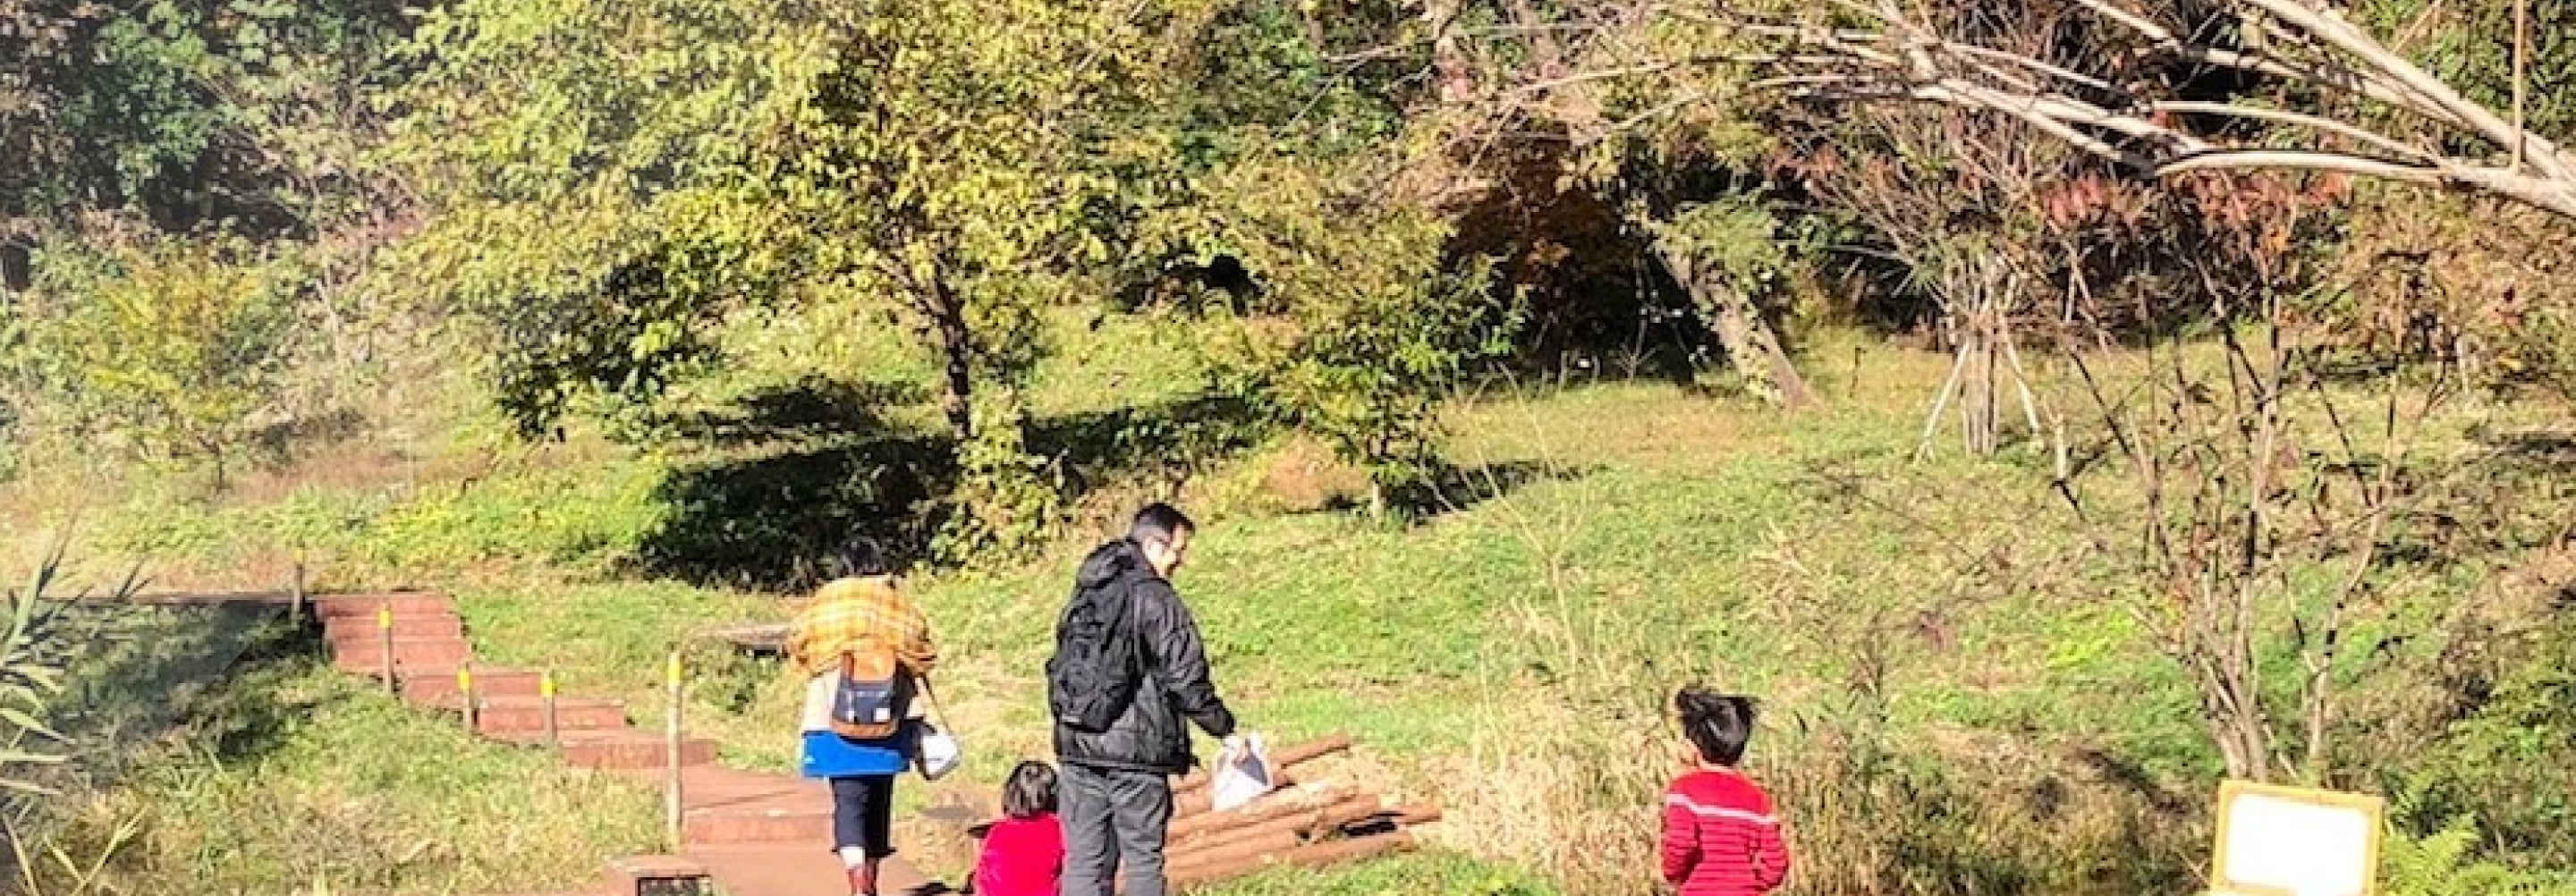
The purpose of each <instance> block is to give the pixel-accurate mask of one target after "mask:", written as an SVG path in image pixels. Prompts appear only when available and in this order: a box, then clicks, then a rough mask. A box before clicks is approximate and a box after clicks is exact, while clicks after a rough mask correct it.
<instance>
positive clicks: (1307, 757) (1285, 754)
mask: <svg viewBox="0 0 2576 896" xmlns="http://www.w3.org/2000/svg"><path fill="white" fill-rule="evenodd" d="M1350 748H1351V736H1350V735H1348V734H1343V733H1341V732H1334V733H1332V734H1327V735H1324V736H1323V737H1319V738H1316V739H1314V740H1310V741H1307V742H1305V743H1301V744H1297V745H1294V746H1289V747H1282V748H1280V749H1276V750H1272V751H1270V766H1271V767H1272V768H1274V769H1278V770H1281V771H1286V770H1287V769H1288V768H1289V767H1290V766H1294V765H1300V764H1303V763H1307V762H1312V761H1315V760H1317V759H1321V758H1323V757H1326V756H1330V755H1333V754H1335V753H1339V752H1341V751H1343V750H1348V749H1350ZM1211 780H1214V778H1213V777H1211V776H1210V775H1209V774H1208V771H1207V770H1206V769H1200V770H1198V771H1194V772H1191V773H1189V774H1187V775H1183V776H1181V779H1180V780H1178V781H1174V782H1172V793H1173V794H1174V795H1175V796H1177V795H1179V794H1183V793H1191V792H1196V791H1199V790H1204V789H1206V787H1207V786H1208V782H1209V781H1211Z"/></svg>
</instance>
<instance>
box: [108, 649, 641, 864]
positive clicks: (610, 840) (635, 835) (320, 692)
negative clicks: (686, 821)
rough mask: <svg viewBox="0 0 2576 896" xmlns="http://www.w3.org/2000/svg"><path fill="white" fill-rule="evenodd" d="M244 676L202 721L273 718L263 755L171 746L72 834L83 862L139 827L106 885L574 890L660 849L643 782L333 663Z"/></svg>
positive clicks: (263, 669) (240, 747)
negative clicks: (446, 711)
mask: <svg viewBox="0 0 2576 896" xmlns="http://www.w3.org/2000/svg"><path fill="white" fill-rule="evenodd" d="M237 675H238V676H239V677H238V678H237V680H235V681H233V682H232V683H231V692H230V694H229V695H228V696H227V698H226V699H225V700H224V701H223V702H222V704H221V705H219V706H217V707H214V708H211V709H208V710H206V711H207V712H209V713H210V714H211V716H210V718H208V719H206V720H203V721H202V722H201V724H204V725H207V726H209V727H211V728H216V729H220V728H222V727H224V726H225V724H226V722H227V720H228V719H231V718H233V717H234V716H236V715H238V714H242V713H266V714H274V715H275V717H274V718H271V719H269V720H268V721H269V722H272V723H275V724H276V725H277V726H278V728H277V730H274V731H268V732H263V733H261V734H260V735H258V737H257V739H258V740H259V741H260V743H258V744H257V745H255V746H254V745H248V744H243V743H240V742H238V740H227V741H225V742H224V743H223V744H221V745H220V746H219V745H218V744H215V743H203V742H200V743H189V742H179V743H171V744H166V745H163V747H162V749H164V750H167V751H168V753H167V755H166V756H163V757H161V758H159V759H157V760H155V761H153V762H152V763H150V764H149V765H147V766H145V767H143V768H142V769H140V770H139V771H138V773H137V775H136V778H135V779H134V780H132V781H130V782H128V784H127V786H125V787H124V788H122V789H120V790H119V791H117V792H116V793H115V794H114V795H113V796H112V797H110V798H109V799H107V800H105V801H104V802H103V803H101V804H100V805H98V806H96V807H94V808H93V809H92V810H91V811H90V812H89V813H87V814H85V815H84V816H82V821H81V822H80V823H85V824H87V825H89V827H88V828H87V829H75V830H72V831H70V832H68V833H67V834H66V835H65V836H64V838H63V841H64V842H66V843H69V844H74V845H72V846H71V847H69V850H68V851H69V852H71V853H72V854H74V855H81V854H82V847H81V846H80V845H79V844H84V843H88V844H96V843H99V842H102V841H103V840H104V839H105V837H104V834H103V832H104V831H105V830H106V829H108V828H110V827H113V826H114V825H117V824H121V823H125V822H133V823H135V824H136V825H137V826H138V827H137V831H138V835H137V837H136V839H135V840H133V841H132V842H131V843H129V844H128V845H127V846H126V847H125V848H124V851H123V855H122V856H121V859H122V861H121V862H120V863H119V868H118V871H117V872H116V873H115V874H114V875H113V876H112V877H111V878H110V883H112V884H114V885H116V886H119V887H121V888H122V889H123V891H125V892H153V891H157V890H161V889H164V888H166V887H167V885H168V882H169V881H175V880H186V881H188V882H189V884H188V887H187V888H188V890H189V891H191V892H199V893H279V892H287V891H288V890H290V889H291V890H294V891H298V892H306V891H315V890H316V889H317V888H321V887H328V888H330V889H331V890H332V891H335V892H348V891H351V890H357V891H366V892H463V893H490V892H523V891H528V890H537V891H544V890H548V889H565V888H572V887H576V886H579V885H583V884H586V883H589V882H591V881H595V880H596V879H597V874H598V863H599V861H600V857H602V856H608V855H619V854H631V853H635V852H638V851H650V850H652V848H653V847H654V845H655V842H656V841H657V840H658V838H659V835H660V823H659V819H660V814H659V810H658V807H659V803H658V801H657V800H656V799H655V797H654V796H653V794H652V792H651V791H650V789H649V788H647V787H646V786H644V785H642V784H641V783H638V782H635V781H630V780H627V779H623V778H619V777H616V776H613V775H608V774H598V773H587V772H579V771H573V770H568V769H566V768H564V767H563V766H562V765H560V764H559V763H557V762H555V761H554V760H553V759H552V758H551V757H549V756H545V755H542V754H540V753H538V752H536V751H532V750H519V749H514V748H509V747H503V746H498V745H495V744H492V743H491V742H488V741H483V740H480V739H476V738H473V737H470V736H468V735H467V734H466V733H465V732H464V731H462V730H461V729H460V727H459V726H458V725H457V724H456V723H455V721H454V720H453V719H452V718H442V717H438V716H433V715H429V714H425V713H422V712H420V711H418V710H416V709H412V708H409V707H406V706H403V705H401V704H399V703H397V702H395V701H394V700H393V699H392V698H391V697H389V696H387V695H384V694H383V693H381V692H380V691H376V690H374V689H372V688H370V687H368V686H367V685H366V684H365V683H364V682H362V681H360V680H358V679H355V678H352V677H349V676H347V675H344V674H342V673H340V672H338V671H336V670H332V669H329V668H322V667H314V666H308V665H302V664H298V663H265V664H259V665H255V666H252V667H249V668H247V669H245V670H243V671H241V672H239V673H237ZM203 730H206V729H200V731H203Z"/></svg>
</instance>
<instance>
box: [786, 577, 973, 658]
mask: <svg viewBox="0 0 2576 896" xmlns="http://www.w3.org/2000/svg"><path fill="white" fill-rule="evenodd" d="M870 645H883V646H884V647H886V648H887V649H890V650H893V651H894V656H895V659H896V660H897V661H899V662H901V663H903V665H904V668H906V669H909V670H911V671H912V674H914V675H928V674H930V669H931V667H932V666H935V665H937V664H938V663H939V648H938V646H937V645H935V644H933V643H932V642H931V640H930V620H929V619H927V618H924V617H923V616H922V615H921V608H920V607H919V606H916V605H914V604H913V602H912V596H911V595H908V594H905V593H904V592H903V589H901V588H897V587H895V584H894V580H893V578H891V577H885V576H877V577H870V578H852V579H835V580H833V581H831V582H829V583H827V584H825V585H824V586H823V588H822V590H820V591H816V592H814V601H813V602H812V603H809V604H807V605H806V606H805V609H804V610H803V611H802V612H799V613H797V614H796V623H795V626H794V631H793V633H791V634H790V635H789V636H788V641H787V655H788V658H789V659H790V660H791V661H792V662H794V663H795V664H796V668H797V669H798V670H800V671H802V672H804V673H805V674H807V675H820V674H822V673H824V672H827V671H831V670H833V669H837V668H840V659H841V655H842V654H845V653H850V652H852V651H855V650H858V649H860V648H862V647H867V646H870Z"/></svg>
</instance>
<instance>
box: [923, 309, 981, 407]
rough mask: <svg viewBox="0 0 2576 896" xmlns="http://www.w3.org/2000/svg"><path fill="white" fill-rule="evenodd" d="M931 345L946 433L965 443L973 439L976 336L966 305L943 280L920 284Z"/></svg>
mask: <svg viewBox="0 0 2576 896" xmlns="http://www.w3.org/2000/svg"><path fill="white" fill-rule="evenodd" d="M921 294H922V295H923V296H924V298H925V302H926V307H924V308H922V309H921V310H922V313H923V316H925V317H927V318H929V329H930V336H931V337H932V340H931V341H932V344H933V345H935V346H937V348H938V350H939V361H940V368H941V377H940V390H939V413H940V414H941V415H942V416H945V417H947V418H948V432H949V434H950V435H954V436H956V437H957V441H959V442H964V441H966V440H967V439H971V438H974V437H975V414H974V398H975V366H974V361H975V337H974V333H973V332H972V331H970V330H969V329H967V326H966V302H965V300H964V298H963V297H961V296H959V295H958V294H957V291H956V290H955V289H952V288H950V287H949V285H948V284H947V283H946V282H945V281H934V282H931V283H926V284H922V293H921Z"/></svg>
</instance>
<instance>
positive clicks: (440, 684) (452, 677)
mask: <svg viewBox="0 0 2576 896" xmlns="http://www.w3.org/2000/svg"><path fill="white" fill-rule="evenodd" d="M359 671H362V672H373V671H375V670H373V669H363V670H359ZM396 671H397V672H398V673H399V672H400V670H396ZM538 680H539V675H538V674H537V671H536V670H534V669H517V668H512V667H509V666H482V665H478V666H475V667H474V692H475V693H477V694H481V695H483V696H485V697H487V698H499V697H529V698H534V697H536V696H538V693H537V684H538ZM400 681H401V684H402V695H403V699H405V700H410V701H412V702H414V703H421V704H426V705H430V706H448V707H453V706H455V705H456V670H455V669H454V668H453V667H451V668H448V669H445V670H439V669H420V670H415V671H413V672H412V673H410V674H403V675H401V677H400Z"/></svg>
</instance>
